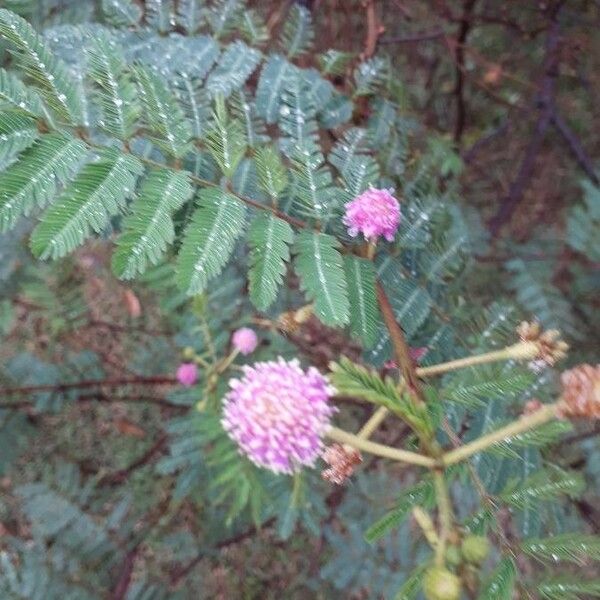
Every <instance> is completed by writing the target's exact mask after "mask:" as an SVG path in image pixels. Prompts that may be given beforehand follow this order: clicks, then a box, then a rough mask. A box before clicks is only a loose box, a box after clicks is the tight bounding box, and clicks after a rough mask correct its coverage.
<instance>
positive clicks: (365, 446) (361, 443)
mask: <svg viewBox="0 0 600 600" xmlns="http://www.w3.org/2000/svg"><path fill="white" fill-rule="evenodd" d="M326 435H327V437H329V438H331V439H332V440H334V441H336V442H339V443H340V444H348V446H352V447H353V448H356V449H357V450H362V451H363V452H368V453H369V454H374V455H375V456H382V457H384V458H391V459H392V460H397V461H400V462H404V463H408V464H411V465H420V466H422V467H429V468H433V467H434V466H436V464H438V463H436V461H435V460H434V459H433V458H431V457H429V456H424V455H423V454H417V453H416V452H409V451H408V450H401V449H399V448H392V447H391V446H385V445H383V444H377V443H375V442H371V441H369V440H366V439H363V438H361V437H359V436H357V435H354V434H353V433H349V432H347V431H344V430H343V429H338V428H337V427H332V428H331V429H329V431H327V433H326Z"/></svg>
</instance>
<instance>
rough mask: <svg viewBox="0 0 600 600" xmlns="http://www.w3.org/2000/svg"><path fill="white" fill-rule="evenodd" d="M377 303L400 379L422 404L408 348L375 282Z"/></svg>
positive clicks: (389, 306) (383, 293) (381, 287)
mask: <svg viewBox="0 0 600 600" xmlns="http://www.w3.org/2000/svg"><path fill="white" fill-rule="evenodd" d="M377 301H378V302H379V308H380V309H381V314H382V316H383V321H384V323H385V326H386V328H387V330H388V332H389V334H390V339H391V341H392V346H393V348H394V355H395V356H394V357H395V359H396V364H397V365H398V367H399V368H400V372H401V373H402V377H403V378H404V381H405V382H406V385H407V387H408V390H409V391H410V393H411V395H412V396H413V398H414V399H415V400H416V401H417V402H418V403H419V404H422V403H423V402H424V399H423V391H422V389H421V382H420V381H419V378H418V377H417V373H416V370H415V365H414V362H413V359H412V358H411V355H410V348H409V346H408V344H407V343H406V339H405V338H404V332H403V331H402V328H401V327H400V325H398V322H397V321H396V316H395V315H394V309H393V308H392V305H391V304H390V301H389V298H388V297H387V295H386V293H385V290H384V289H383V286H382V285H381V283H380V282H377Z"/></svg>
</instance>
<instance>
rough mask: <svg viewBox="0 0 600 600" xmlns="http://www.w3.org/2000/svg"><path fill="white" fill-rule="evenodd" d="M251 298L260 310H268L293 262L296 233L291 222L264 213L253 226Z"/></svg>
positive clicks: (251, 234)
mask: <svg viewBox="0 0 600 600" xmlns="http://www.w3.org/2000/svg"><path fill="white" fill-rule="evenodd" d="M248 239H249V242H250V271H249V281H250V299H251V300H252V302H253V303H254V305H255V306H256V307H257V308H258V309H260V310H266V309H267V308H269V306H271V304H273V302H274V301H275V298H276V297H277V290H278V289H279V286H280V285H281V283H282V281H283V277H284V275H285V272H286V268H287V263H288V262H289V260H290V249H289V247H290V245H291V244H292V243H293V241H294V232H293V230H292V228H291V227H290V225H289V223H287V222H286V221H283V220H282V219H279V218H278V217H276V216H275V215H270V214H267V213H264V214H262V215H259V216H258V217H257V218H255V219H254V221H253V222H252V225H251V226H250V231H249V236H248Z"/></svg>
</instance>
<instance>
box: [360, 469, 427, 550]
mask: <svg viewBox="0 0 600 600" xmlns="http://www.w3.org/2000/svg"><path fill="white" fill-rule="evenodd" d="M434 505H435V493H434V489H433V484H432V483H431V481H430V480H429V479H426V480H424V481H421V482H419V483H417V484H416V485H413V486H412V487H409V488H408V489H407V490H405V491H404V492H403V493H402V494H401V496H400V497H399V498H398V500H397V501H396V505H395V506H394V508H392V509H391V510H390V511H388V512H387V513H386V514H385V515H383V517H381V518H380V519H379V520H378V521H377V522H376V523H373V525H371V527H369V529H367V531H366V532H365V539H366V540H367V542H369V543H370V544H373V543H375V542H377V541H378V540H380V539H381V538H382V537H383V536H384V535H387V534H388V533H389V531H390V530H391V529H394V528H397V527H399V526H400V525H402V523H403V522H404V521H405V520H406V519H407V517H408V516H409V515H410V513H411V511H412V509H413V508H415V507H417V506H420V507H421V508H425V509H430V508H433V506H434Z"/></svg>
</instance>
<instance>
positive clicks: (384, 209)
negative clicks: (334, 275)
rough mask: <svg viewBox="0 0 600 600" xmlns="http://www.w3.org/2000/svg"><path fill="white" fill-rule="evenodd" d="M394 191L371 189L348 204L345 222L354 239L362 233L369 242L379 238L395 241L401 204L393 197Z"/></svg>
mask: <svg viewBox="0 0 600 600" xmlns="http://www.w3.org/2000/svg"><path fill="white" fill-rule="evenodd" d="M393 191H394V190H378V189H375V188H369V189H368V190H366V191H365V192H363V193H362V194H361V195H360V196H357V197H356V198H355V199H354V200H352V201H351V202H348V204H346V214H345V215H344V219H343V222H344V225H346V226H347V227H348V233H349V234H350V235H351V236H352V237H356V236H357V235H358V234H359V233H362V234H363V236H364V237H365V239H366V240H367V241H369V242H375V241H377V238H378V237H379V236H383V237H384V238H385V239H386V240H387V241H388V242H392V241H393V240H394V236H395V235H396V232H397V231H398V227H399V226H400V203H399V202H398V200H396V198H394V196H392V192H393Z"/></svg>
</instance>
